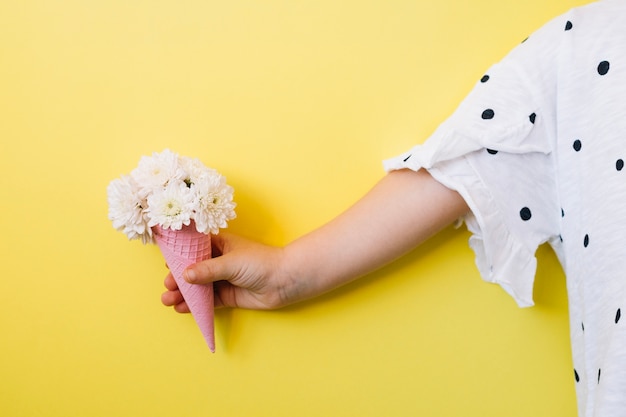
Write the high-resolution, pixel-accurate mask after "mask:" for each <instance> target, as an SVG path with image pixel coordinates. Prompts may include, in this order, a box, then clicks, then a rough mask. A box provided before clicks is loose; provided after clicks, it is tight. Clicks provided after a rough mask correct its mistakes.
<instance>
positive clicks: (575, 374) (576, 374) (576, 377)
mask: <svg viewBox="0 0 626 417" xmlns="http://www.w3.org/2000/svg"><path fill="white" fill-rule="evenodd" d="M574 379H576V382H580V377H579V376H578V372H576V369H574Z"/></svg>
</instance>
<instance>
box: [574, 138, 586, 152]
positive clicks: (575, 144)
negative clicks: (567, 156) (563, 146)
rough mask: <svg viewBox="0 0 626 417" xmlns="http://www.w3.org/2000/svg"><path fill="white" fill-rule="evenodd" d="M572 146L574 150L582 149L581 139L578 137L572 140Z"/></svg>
mask: <svg viewBox="0 0 626 417" xmlns="http://www.w3.org/2000/svg"><path fill="white" fill-rule="evenodd" d="M572 146H573V147H574V150H575V151H576V152H579V151H580V150H581V149H582V147H583V144H582V142H581V141H579V140H578V139H576V140H575V141H574V144H573V145H572Z"/></svg>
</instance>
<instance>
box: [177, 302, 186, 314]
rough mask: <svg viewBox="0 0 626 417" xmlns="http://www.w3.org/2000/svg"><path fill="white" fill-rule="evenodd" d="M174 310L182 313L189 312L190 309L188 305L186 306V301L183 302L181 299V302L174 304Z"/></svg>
mask: <svg viewBox="0 0 626 417" xmlns="http://www.w3.org/2000/svg"><path fill="white" fill-rule="evenodd" d="M174 310H175V311H176V312H177V313H182V314H186V313H190V311H189V306H188V305H187V303H186V302H184V301H183V302H182V303H179V304H176V305H175V306H174Z"/></svg>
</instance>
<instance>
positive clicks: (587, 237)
mask: <svg viewBox="0 0 626 417" xmlns="http://www.w3.org/2000/svg"><path fill="white" fill-rule="evenodd" d="M583 245H585V247H587V246H589V235H585V239H584V240H583Z"/></svg>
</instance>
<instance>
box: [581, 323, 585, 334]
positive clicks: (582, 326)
mask: <svg viewBox="0 0 626 417" xmlns="http://www.w3.org/2000/svg"><path fill="white" fill-rule="evenodd" d="M580 328H581V329H583V332H584V331H585V323H582V322H581V323H580Z"/></svg>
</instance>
